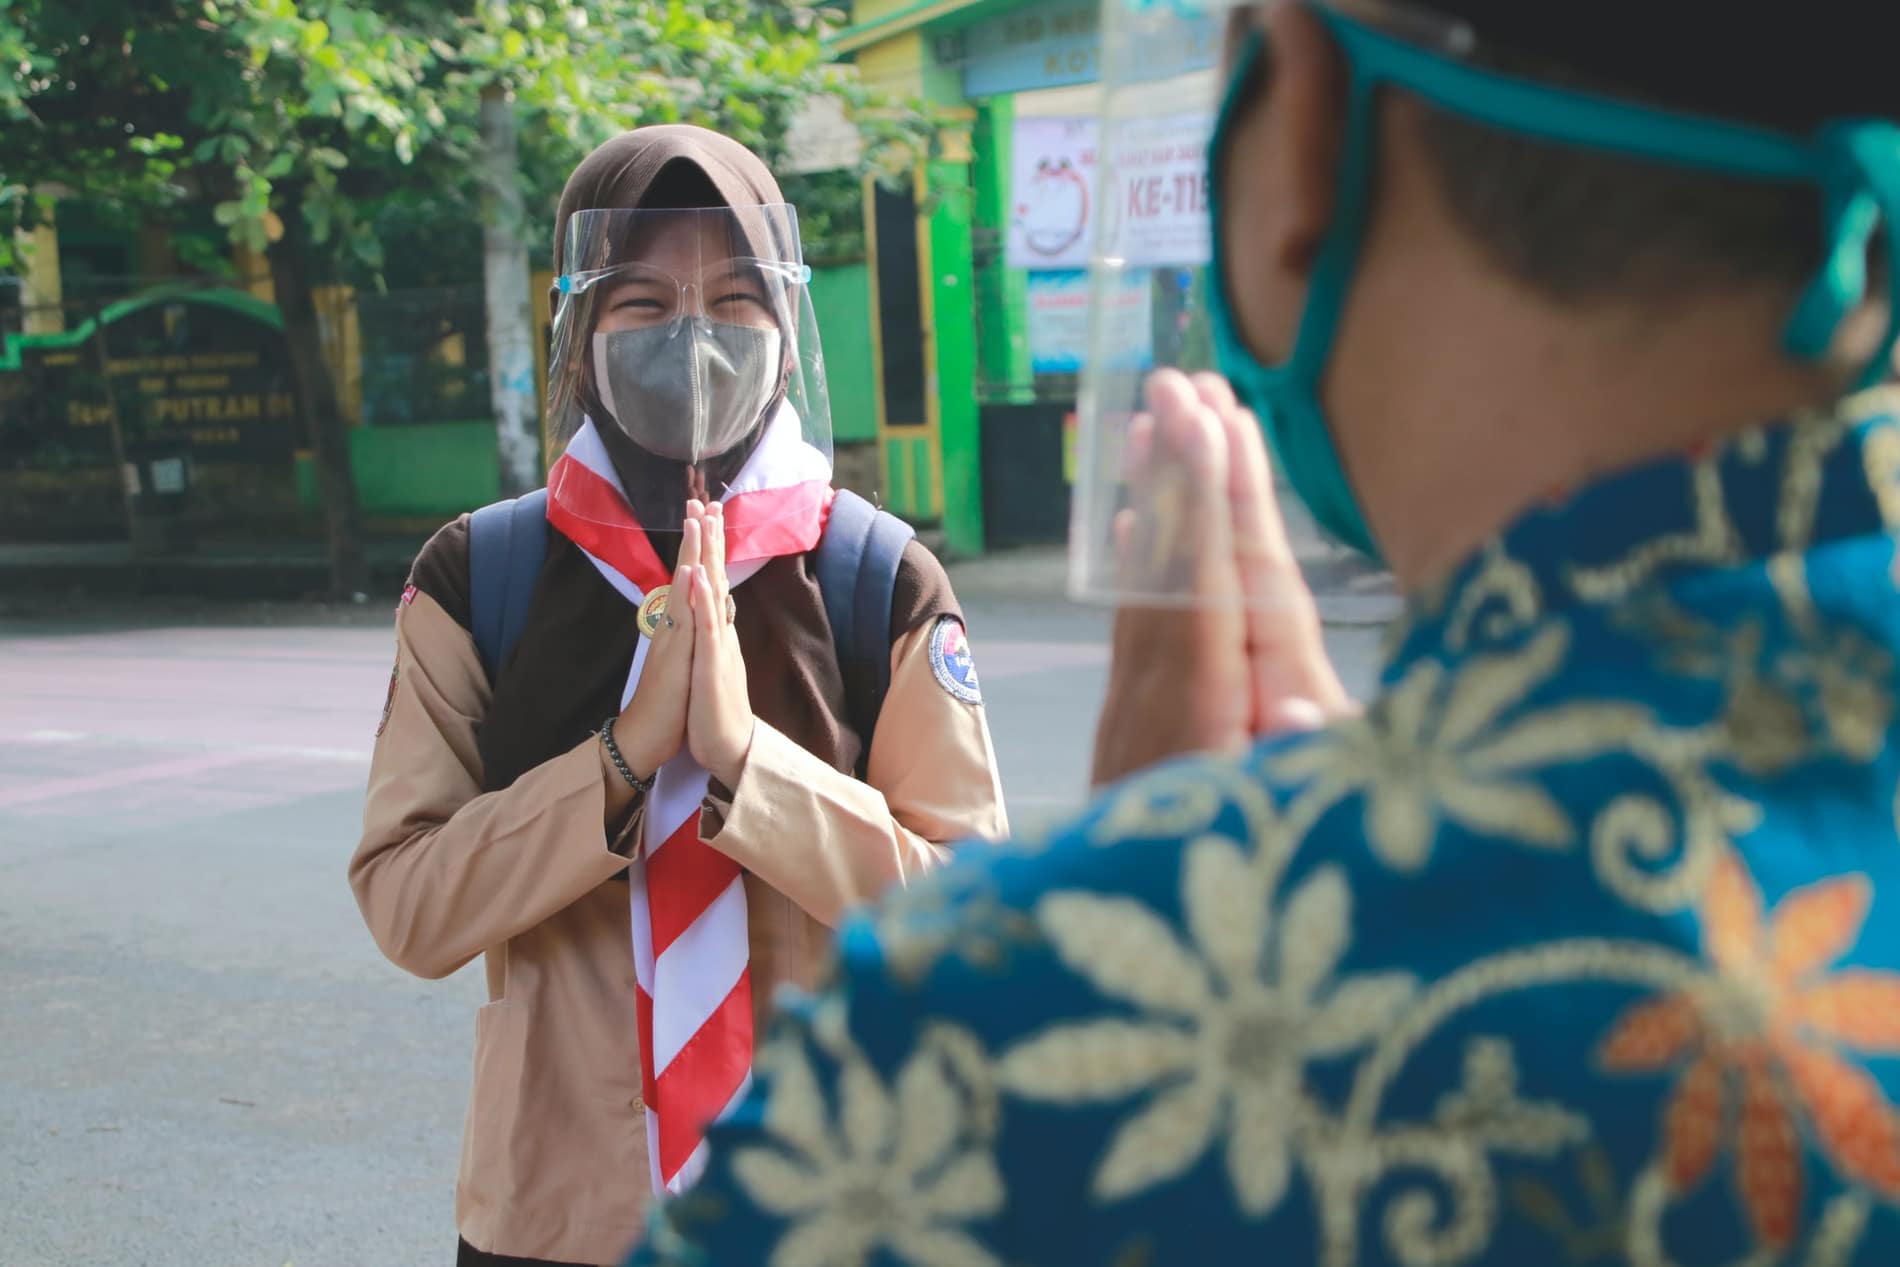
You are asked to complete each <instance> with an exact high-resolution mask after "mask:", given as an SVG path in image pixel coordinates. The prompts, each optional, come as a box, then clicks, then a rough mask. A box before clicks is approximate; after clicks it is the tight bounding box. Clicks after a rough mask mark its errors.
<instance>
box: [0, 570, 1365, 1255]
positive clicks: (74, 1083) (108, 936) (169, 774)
mask: <svg viewBox="0 0 1900 1267" xmlns="http://www.w3.org/2000/svg"><path fill="white" fill-rule="evenodd" d="M1038 566H1041V565H1037V564H1034V563H1031V564H1021V563H1016V564H1004V565H1002V566H996V567H987V568H984V569H975V570H972V571H970V572H967V573H960V574H959V578H958V583H959V589H960V591H961V593H962V596H963V598H964V601H965V603H966V606H967V608H968V610H969V614H970V616H971V624H972V629H973V646H974V650H975V654H976V660H977V666H978V669H979V673H980V676H981V680H982V684H983V688H984V691H985V695H986V697H987V699H988V701H989V704H988V707H989V711H990V719H991V725H992V728H993V730H994V732H995V737H996V745H997V749H998V753H999V755H1000V758H1001V761H1002V764H1003V770H1004V775H1005V782H1006V786H1007V789H1008V791H1009V795H1010V801H1011V810H1012V814H1013V816H1014V817H1015V818H1016V820H1017V821H1018V823H1019V825H1031V826H1033V825H1034V824H1035V823H1037V822H1043V821H1047V820H1048V819H1050V818H1051V817H1054V816H1057V815H1060V814H1061V813H1064V812H1066V811H1068V810H1070V809H1072V808H1074V807H1075V806H1076V805H1078V804H1079V803H1080V801H1081V799H1082V796H1083V790H1084V776H1085V770H1086V760H1087V748H1088V740H1089V735H1090V733H1091V731H1092V728H1093V725H1094V721H1095V715H1096V711H1097V709H1098V707H1099V704H1100V699H1101V692H1102V688H1103V682H1104V678H1105V674H1106V667H1107V646H1106V636H1105V635H1106V623H1105V621H1104V619H1103V617H1102V615H1101V613H1098V612H1093V611H1082V610H1078V609H1075V608H1072V607H1069V606H1067V605H1066V604H1064V603H1062V602H1060V601H1058V600H1056V599H1053V598H1049V597H1046V596H1045V595H1047V594H1048V593H1050V592H1051V587H1050V586H1048V585H1045V584H1044V581H1045V580H1046V579H1047V578H1044V577H1042V576H1040V575H1039V574H1037V573H1036V571H1035V569H1036V567H1038ZM1025 568H1028V571H1025ZM1377 640H1378V631H1377V629H1376V628H1372V627H1354V628H1338V629H1334V630H1332V631H1331V633H1330V641H1331V644H1332V646H1333V650H1334V653H1335V656H1336V658H1337V659H1338V660H1339V661H1340V663H1341V665H1342V668H1343V671H1344V672H1345V674H1346V676H1347V677H1348V679H1349V680H1350V682H1351V684H1352V685H1353V686H1355V687H1356V688H1359V689H1363V688H1364V687H1365V686H1366V685H1367V683H1368V681H1369V678H1370V675H1371V673H1372V668H1373V660H1374V656H1375V652H1376V644H1377ZM391 651H392V639H391V635H390V632H389V625H388V619H387V613H386V612H374V613H364V612H356V611H345V612H342V613H337V612H334V611H325V610H322V609H302V608H292V609H282V608H278V609H270V610H264V611H259V610H254V609H233V608H229V607H225V608H202V607H188V606H186V607H173V608H171V609H168V610H164V611H154V610H142V611H129V610H127V609H124V608H116V607H100V606H97V605H93V606H89V607H86V608H84V609H79V610H64V611H58V612H52V613H47V614H42V615H40V616H37V617H32V618H26V619H10V620H4V621H0V1265H4V1267H66V1265H68V1264H72V1265H75V1267H76V1265H79V1264H85V1265H87V1267H91V1265H93V1264H106V1263H111V1264H115V1265H118V1267H135V1265H140V1264H149V1265H151V1267H161V1265H163V1267H171V1265H174V1264H176V1265H178V1267H284V1265H285V1264H294V1265H295V1267H385V1265H387V1267H422V1265H425V1264H430V1263H448V1262H450V1261H452V1255H453V1251H454V1242H455V1232H454V1226H453V1213H452V1207H453V1187H454V1178H455V1167H456V1160H457V1155H458V1150H459V1140H460V1131H461V1124H462V1117H463V1111H464V1106H465V1097H466V1094H467V1090H468V1081H469V1073H470V1059H471V1050H472V1042H473V1039H472V1030H473V1021H472V1019H471V1017H472V1013H473V1010H474V1008H475V1006H476V1004H477V1003H478V1002H479V1001H480V998H479V996H480V994H481V989H482V987H481V978H480V969H479V967H471V968H470V969H467V970H464V971H463V972H462V973H460V974H458V975H457V976H456V977H453V978H451V979H449V980H447V981H441V982H424V981H418V980H415V979H412V978H410V977H407V976H405V975H403V974H402V973H401V972H399V971H398V970H396V969H395V968H393V967H391V966H390V965H389V964H387V963H386V962H385V961H384V960H383V959H382V958H381V957H380V956H379V954H378V953H377V951H376V948H375V947H374V946H373V945H372V944H371V942H370V940H369V937H368V935H367V934H366V933H365V932H364V931H363V928H362V925H361V923H360V921H359V918H358V915H357V912H356V907H355V903H354V901H353V900H352V898H351V896H350V892H349V889H348V886H347V885H346V883H345V880H344V865H345V863H346V861H347V859H348V857H349V855H350V852H351V849H352V848H353V846H354V844H355V841H356V836H357V832H358V825H359V814H360V805H361V792H362V785H363V779H364V774H365V771H366V768H367V762H368V752H369V747H370V740H371V732H372V731H373V730H374V728H375V725H376V720H377V717H378V715H379V713H380V711H381V707H382V701H383V693H384V689H385V686H386V684H387V682H388V676H389V662H390V656H391ZM628 1182H630V1183H633V1182H644V1177H643V1176H628Z"/></svg>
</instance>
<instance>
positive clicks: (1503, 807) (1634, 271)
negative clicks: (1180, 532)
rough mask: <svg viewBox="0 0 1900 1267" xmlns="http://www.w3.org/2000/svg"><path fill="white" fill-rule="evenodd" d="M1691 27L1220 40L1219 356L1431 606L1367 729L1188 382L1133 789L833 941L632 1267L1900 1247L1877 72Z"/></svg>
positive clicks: (982, 856)
mask: <svg viewBox="0 0 1900 1267" xmlns="http://www.w3.org/2000/svg"><path fill="white" fill-rule="evenodd" d="M1114 2H1115V3H1121V2H1122V0H1114ZM1689 8H1690V6H1687V5H1681V4H1678V3H1657V2H1656V0H1647V2H1646V3H1643V4H1636V3H1634V2H1633V0H1632V2H1625V3H1617V2H1614V0H1609V2H1605V3H1599V4H1595V5H1589V6H1584V5H1575V4H1571V5H1528V4H1524V3H1522V2H1521V0H1517V2H1515V3H1507V2H1505V0H1434V2H1433V3H1430V4H1428V5H1425V6H1413V7H1411V8H1409V9H1405V10H1400V9H1398V8H1396V7H1394V6H1389V5H1386V4H1366V3H1353V4H1350V5H1348V4H1346V3H1344V0H1337V2H1335V3H1330V4H1319V3H1269V4H1265V5H1262V6H1260V7H1259V8H1257V9H1251V10H1248V11H1246V12H1245V14H1244V15H1243V16H1241V18H1240V20H1239V21H1238V22H1237V23H1236V25H1235V30H1234V39H1233V46H1232V49H1231V52H1232V59H1231V62H1230V76H1231V97H1230V100H1229V103H1228V106H1227V111H1226V114H1225V116H1224V118H1223V122H1222V125H1221V128H1220V132H1219V136H1218V139H1217V142H1216V149H1215V154H1214V158H1213V162H1214V165H1215V186H1214V191H1215V218H1216V222H1215V232H1216V242H1217V255H1218V259H1217V264H1218V266H1219V269H1220V281H1221V286H1222V290H1223V294H1224V302H1223V303H1222V305H1221V309H1220V312H1219V313H1218V321H1217V325H1218V334H1219V336H1220V339H1221V343H1222V363H1223V369H1224V370H1225V371H1226V376H1227V378H1228V379H1229V380H1231V381H1232V382H1233V384H1234V385H1235V387H1236V388H1237V389H1238V390H1239V392H1240V394H1241V396H1242V397H1243V398H1244V400H1245V402H1246V404H1247V405H1251V406H1254V407H1256V408H1258V409H1260V410H1261V411H1262V412H1263V413H1264V414H1265V415H1266V418H1265V421H1266V426H1267V428H1268V429H1269V431H1270V432H1271V434H1272V437H1273V439H1274V442H1275V446H1276V449H1277V451H1278V453H1279V455H1280V457H1281V459H1282V461H1283V463H1284V465H1285V467H1286V469H1287V472H1288V474H1289V476H1290V477H1291V479H1292V481H1293V482H1294V484H1295V485H1296V487H1297V488H1298V489H1299V490H1300V492H1301V493H1302V495H1303V496H1304V497H1305V498H1306V499H1307V501H1308V502H1309V503H1310V504H1311V505H1312V507H1313V509H1314V510H1315V512H1316V513H1317V514H1318V515H1319V517H1320V518H1321V519H1322V521H1323V522H1325V523H1327V524H1328V525H1330V526H1331V527H1333V528H1334V529H1335V530H1336V531H1337V532H1339V533H1340V534H1341V535H1343V536H1346V537H1348V538H1350V539H1355V540H1358V541H1360V542H1361V543H1362V544H1365V545H1367V546H1369V547H1375V548H1377V549H1378V550H1380V551H1381V552H1382V553H1383V555H1384V556H1385V558H1386V559H1387V561H1388V562H1389V564H1390V565H1391V567H1392V568H1393V571H1394V572H1395V574H1396V575H1397V576H1398V578H1399V580H1400V581H1401V583H1402V584H1403V585H1404V586H1405V588H1406V590H1407V592H1408V594H1409V595H1410V596H1411V610H1410V613H1409V615H1408V617H1407V620H1406V622H1405V624H1404V626H1403V627H1402V628H1401V629H1400V630H1399V631H1398V633H1397V635H1396V636H1395V638H1394V640H1393V643H1392V653H1391V660H1390V664H1389V666H1388V668H1387V670H1386V673H1385V676H1384V682H1383V685H1382V687H1381V690H1380V693H1379V695H1378V697H1377V698H1376V699H1375V700H1373V701H1372V702H1371V703H1370V704H1369V705H1368V706H1367V708H1366V709H1365V711H1364V712H1363V714H1358V715H1355V714H1354V713H1353V712H1352V711H1351V709H1350V707H1349V705H1348V704H1347V702H1346V701H1345V700H1344V699H1343V698H1342V697H1341V695H1340V692H1339V688H1338V684H1337V680H1336V678H1335V677H1334V676H1333V674H1332V672H1331V670H1330V668H1329V667H1328V666H1327V665H1326V663H1325V661H1324V654H1323V650H1322V645H1321V642H1320V638H1319V629H1318V625H1317V621H1316V619H1315V617H1314V615H1313V610H1312V604H1311V600H1310V596H1308V595H1306V594H1305V593H1304V592H1303V590H1302V589H1301V588H1300V583H1299V578H1298V573H1297V569H1296V568H1295V567H1294V565H1293V563H1292V561H1291V559H1290V557H1289V556H1288V554H1287V552H1286V549H1285V544H1284V538H1283V535H1282V533H1281V531H1280V529H1279V525H1278V520H1277V512H1276V511H1275V509H1274V507H1273V505H1272V502H1271V483H1270V481H1269V479H1268V478H1267V474H1266V465H1265V461H1264V454H1263V452H1262V449H1261V447H1260V444H1259V439H1258V425H1259V424H1257V423H1256V422H1255V421H1254V417H1253V415H1252V414H1250V413H1249V412H1248V410H1247V409H1246V408H1244V407H1243V406H1242V404H1241V403H1240V402H1239V401H1237V400H1236V398H1235V396H1234V394H1233V393H1232V392H1231V391H1230V390H1229V389H1228V387H1227V386H1226V385H1225V384H1224V383H1223V382H1221V381H1219V380H1216V379H1212V378H1204V379H1200V380H1196V381H1194V382H1189V381H1188V380H1186V379H1183V378H1181V377H1180V376H1178V375H1166V374H1164V375H1162V376H1159V377H1158V378H1157V380H1156V381H1155V383H1154V384H1153V386H1152V388H1151V402H1150V403H1151V405H1152V410H1153V424H1152V427H1153V437H1152V439H1153V443H1154V444H1155V445H1156V446H1157V449H1156V453H1157V457H1156V460H1157V461H1174V462H1176V463H1178V464H1179V465H1180V466H1181V467H1182V468H1184V469H1186V470H1189V471H1191V472H1193V473H1194V474H1195V475H1196V476H1197V477H1198V478H1199V479H1200V480H1202V481H1203V487H1204V488H1205V489H1206V490H1208V492H1209V494H1210V495H1209V496H1208V497H1207V498H1206V500H1205V503H1204V505H1203V506H1202V508H1201V509H1200V511H1199V512H1198V514H1197V515H1196V517H1195V518H1194V519H1193V520H1192V521H1191V522H1190V523H1189V524H1188V525H1187V527H1188V528H1189V529H1191V532H1190V538H1191V539H1192V540H1195V541H1197V542H1198V543H1199V546H1200V549H1201V557H1200V559H1199V560H1198V561H1197V563H1196V565H1195V566H1196V568H1197V571H1196V575H1197V576H1198V577H1199V578H1200V580H1199V584H1200V586H1201V589H1202V597H1203V598H1204V600H1205V602H1204V604H1203V605H1202V606H1201V607H1200V608H1199V609H1198V610H1195V611H1188V612H1182V611H1159V612H1157V611H1147V612H1137V611H1131V612H1128V613H1125V614H1124V617H1123V619H1122V620H1121V621H1120V623H1119V624H1118V627H1117V632H1116V643H1115V660H1114V669H1113V672H1112V675H1111V688H1110V698H1109V702H1108V709H1107V712H1106V714H1105V716H1104V719H1103V722H1102V727H1101V732H1100V736H1099V739H1098V744H1097V773H1098V775H1099V777H1100V780H1101V781H1102V782H1103V783H1104V784H1111V783H1112V784H1114V786H1112V787H1111V788H1110V789H1109V790H1108V791H1106V792H1105V793H1104V794H1103V796H1102V798H1101V799H1100V801H1099V802H1098V803H1097V805H1096V806H1095V807H1094V808H1093V809H1092V810H1091V811H1090V812H1089V813H1088V814H1086V815H1085V816H1084V817H1083V818H1082V819H1081V820H1079V821H1078V822H1076V823H1074V824H1072V825H1070V826H1069V827H1068V828H1066V829H1065V830H1062V831H1060V832H1057V833H1055V834H1054V835H1052V836H1051V837H1049V838H1047V839H1042V840H1035V841H1021V842H1017V843H1015V844H1012V845H1005V846H1001V847H998V848H996V849H992V850H988V851H979V850H970V851H966V852H965V854H964V855H962V856H960V858H959V861H958V862H957V863H956V864H955V865H953V866H952V867H950V868H949V869H947V871H946V872H944V873H943V875H942V877H941V879H940V880H939V881H938V882H936V883H934V884H931V885H926V886H919V887H917V888H915V889H912V890H910V891H908V892H905V893H903V894H901V895H898V896H896V897H894V898H893V899H891V900H890V901H888V902H887V903H886V904H885V905H883V906H882V907H881V908H879V909H877V910H875V911H873V912H871V913H869V914H866V915H864V916H862V917H860V918H858V919H857V920H856V921H855V922H853V923H851V924H850V925H848V927H847V928H846V929H845V931H844V933H843V935H842V943H841V963H840V965H839V970H838V974H837V980H836V985H835V986H834V988H833V989H831V990H830V991H829V992H828V993H826V994H824V995H822V996H821V997H819V998H818V999H817V1000H815V1001H813V1002H811V1003H809V1004H807V1005H804V1006H802V1007H800V1008H799V1009H797V1011H796V1012H795V1013H794V1015H793V1016H792V1017H791V1019H790V1020H789V1021H788V1022H787V1023H786V1024H784V1025H783V1026H782V1027H781V1028H780V1030H779V1031H778V1034H777V1037H776V1040H775V1042H774V1044H773V1045H772V1046H771V1047H770V1048H769V1050H768V1051H767V1052H763V1053H762V1054H761V1060H760V1065H759V1068H760V1071H761V1078H760V1082H759V1085H758V1088H757V1090H756V1091H755V1093H754V1096H753V1098H752V1100H751V1102H750V1103H749V1104H748V1105H747V1106H746V1107H745V1108H743V1109H741V1110H740V1111H739V1112H738V1113H737V1114H735V1115H734V1116H733V1117H732V1118H731V1119H729V1121H728V1122H727V1123H726V1124H725V1125H723V1126H722V1127H721V1128H719V1129H717V1130H715V1131H714V1132H713V1136H712V1139H713V1149H714V1161H713V1164H712V1168H711V1170H710V1171H709V1174H708V1177H707V1179H706V1181H705V1182H704V1183H703V1184H702V1185H701V1186H700V1187H699V1188H698V1189H696V1190H695V1191H694V1192H693V1193H691V1194H690V1195H689V1196H688V1197H686V1198H685V1199H683V1200H680V1201H678V1202H676V1203H674V1204H673V1205H672V1206H671V1207H670V1208H669V1209H668V1210H667V1211H666V1213H665V1215H664V1216H663V1217H662V1219H661V1220H660V1222H659V1223H658V1224H657V1225H656V1227H655V1229H654V1232H653V1235H652V1238H651V1240H650V1242H649V1243H648V1244H647V1245H646V1246H645V1247H644V1248H643V1249H642V1250H641V1251H640V1252H639V1254H638V1255H637V1257H636V1261H637V1262H642V1263H717V1264H735V1265H736V1264H752V1263H760V1264H768V1265H769V1267H820V1265H824V1267H862V1265H864V1264H869V1263H902V1264H914V1265H916V1267H1002V1265H1004V1264H1008V1265H1011V1267H1014V1265H1016V1264H1044V1265H1047V1267H1058V1265H1060V1267H1067V1265H1071V1264H1112V1265H1116V1267H1135V1265H1137V1264H1227V1263H1242V1262H1258V1263H1288V1264H1296V1263H1298V1264H1304V1263H1318V1264H1326V1265H1327V1267H1346V1265H1347V1264H1358V1263H1365V1264H1380V1265H1384V1264H1396V1265H1403V1267H1426V1265H1427V1264H1430V1265H1433V1267H1450V1265H1454V1264H1482V1265H1484V1267H1504V1265H1507V1264H1508V1265H1511V1267H1516V1265H1519V1264H1544V1263H1561V1262H1579V1263H1587V1262H1591V1261H1608V1262H1630V1263H1636V1264H1645V1265H1649V1264H1655V1265H1661V1264H1685V1265H1687V1264H1702V1263H1710V1264H1714V1263H1723V1264H1727V1263H1747V1264H1762V1265H1764V1267H1765V1265H1767V1264H1776V1263H1788V1264H1797V1265H1804V1267H1840V1265H1844V1264H1869V1265H1871V1264H1885V1263H1892V1262H1896V1261H1900V1213H1897V1212H1896V1208H1895V1202H1896V1201H1900V1110H1896V1107H1895V1101H1896V1097H1897V1096H1900V1059H1897V1058H1900V839H1897V838H1896V826H1895V812H1896V789H1897V787H1900V753H1897V752H1896V749H1895V745H1894V742H1893V741H1894V738H1895V716H1894V691H1895V681H1896V679H1895V669H1894V664H1895V659H1894V657H1895V651H1896V647H1900V601H1896V597H1895V592H1894V569H1895V564H1896V556H1895V544H1894V537H1893V535H1892V533H1893V530H1894V528H1895V527H1896V523H1897V522H1900V398H1896V397H1895V396H1893V395H1891V394H1889V393H1888V392H1887V391H1885V390H1882V389H1879V388H1877V387H1876V388H1874V389H1872V390H1867V389H1866V388H1867V387H1868V385H1869V384H1871V383H1877V382H1879V381H1881V380H1884V379H1885V378H1886V376H1887V373H1886V371H1887V367H1888V366H1889V365H1890V364H1891V357H1892V351H1893V331H1892V329H1891V328H1890V322H1891V318H1892V315H1893V314H1892V304H1891V303H1890V301H1889V283H1888V280H1887V279H1888V277H1889V272H1888V259H1887V251H1888V249H1889V248H1888V245H1887V243H1888V241H1889V239H1888V238H1887V236H1886V235H1887V234H1888V233H1889V232H1890V229H1891V226H1892V224H1893V223H1894V222H1895V218H1896V216H1900V130H1897V129H1896V128H1895V127H1894V124H1893V122H1892V120H1894V119H1895V118H1896V117H1897V116H1900V87H1896V85H1900V79H1896V78H1895V77H1894V76H1893V75H1892V74H1891V73H1889V71H1888V69H1887V68H1886V59H1887V57H1888V56H1889V54H1887V53H1885V52H1882V51H1881V48H1882V46H1883V45H1882V42H1881V41H1880V40H1879V39H1878V38H1877V37H1876V31H1875V27H1874V19H1873V18H1871V17H1868V16H1866V15H1867V13H1868V7H1867V6H1861V5H1850V4H1845V3H1838V4H1831V3H1817V4H1814V5H1809V6H1802V7H1801V8H1800V9H1799V10H1793V9H1779V10H1774V11H1768V12H1764V13H1763V14H1762V15H1760V16H1756V15H1755V14H1754V13H1752V12H1751V11H1749V10H1748V9H1747V7H1746V6H1727V7H1725V8H1724V11H1723V16H1722V18H1721V19H1720V21H1719V24H1716V23H1714V20H1713V19H1708V18H1706V17H1699V16H1692V15H1690V14H1688V13H1687V12H1686V11H1687V10H1688V9H1689ZM1762 8H1764V10H1766V6H1762ZM1706 12H1707V11H1706V10H1700V11H1699V13H1703V14H1705V13H1706ZM1797 13H1798V16H1797ZM1268 50H1270V51H1271V52H1270V63H1271V66H1270V73H1269V56H1268ZM1558 84H1561V85H1564V87H1562V88H1558V87H1555V86H1554V85H1558ZM1637 103H1642V104H1637ZM1242 598H1245V599H1246V600H1248V601H1246V602H1241V601H1239V600H1240V599H1242ZM1302 722H1313V723H1317V728H1315V729H1312V730H1310V731H1307V732H1305V733H1299V734H1292V735H1289V734H1288V733H1287V731H1288V729H1289V727H1292V726H1296V725H1298V724H1300V723H1302ZM1185 754H1200V755H1194V756H1191V757H1190V758H1189V759H1184V760H1179V761H1175V762H1173V763H1169V764H1162V765H1159V766H1158V767H1156V768H1154V769H1151V770H1148V771H1147V772H1146V773H1142V774H1140V776H1139V777H1136V778H1133V779H1129V780H1127V781H1120V780H1122V778H1123V776H1125V775H1129V774H1132V773H1134V772H1136V771H1138V770H1144V769H1146V768H1147V767H1149V766H1151V765H1152V764H1153V763H1156V762H1161V761H1164V760H1165V759H1166V758H1170V757H1174V756H1181V755H1185Z"/></svg>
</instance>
